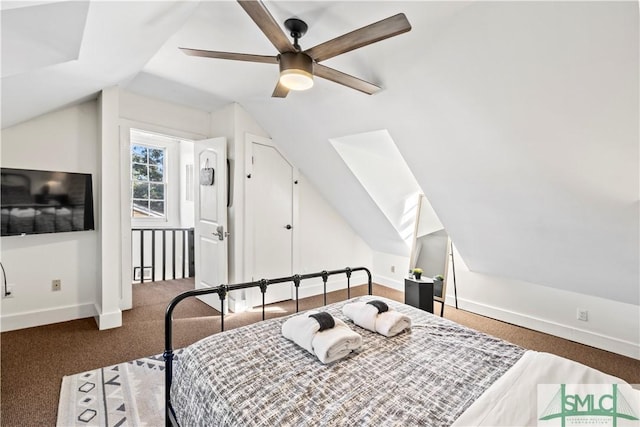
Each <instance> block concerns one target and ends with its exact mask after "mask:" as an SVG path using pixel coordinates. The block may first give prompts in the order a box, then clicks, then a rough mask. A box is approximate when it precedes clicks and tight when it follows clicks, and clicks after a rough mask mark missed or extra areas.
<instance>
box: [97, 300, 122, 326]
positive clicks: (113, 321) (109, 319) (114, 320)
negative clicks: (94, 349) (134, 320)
mask: <svg viewBox="0 0 640 427" xmlns="http://www.w3.org/2000/svg"><path fill="white" fill-rule="evenodd" d="M95 309H96V311H97V312H98V314H97V315H96V316H95V319H96V325H98V329H100V330H101V331H103V330H105V329H112V328H119V327H120V326H122V311H121V310H114V311H110V312H107V313H100V308H99V307H98V306H95Z"/></svg>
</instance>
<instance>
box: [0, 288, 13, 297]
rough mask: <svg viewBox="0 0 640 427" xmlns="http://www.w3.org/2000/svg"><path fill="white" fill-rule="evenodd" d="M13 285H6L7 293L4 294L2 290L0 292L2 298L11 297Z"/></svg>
mask: <svg viewBox="0 0 640 427" xmlns="http://www.w3.org/2000/svg"><path fill="white" fill-rule="evenodd" d="M13 297H14V295H13V285H7V294H6V295H5V294H4V292H2V298H13Z"/></svg>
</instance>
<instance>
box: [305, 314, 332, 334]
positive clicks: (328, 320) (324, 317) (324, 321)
mask: <svg viewBox="0 0 640 427" xmlns="http://www.w3.org/2000/svg"><path fill="white" fill-rule="evenodd" d="M309 317H313V318H314V319H316V322H318V324H319V325H320V329H319V330H318V332H321V331H324V330H325V329H331V328H333V327H334V326H336V321H335V319H334V318H333V316H332V315H330V314H329V313H327V312H325V311H321V312H320V313H313V314H310V315H309Z"/></svg>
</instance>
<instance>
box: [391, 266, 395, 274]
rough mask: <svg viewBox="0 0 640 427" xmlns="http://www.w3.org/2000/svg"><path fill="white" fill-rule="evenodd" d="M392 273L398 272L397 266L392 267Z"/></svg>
mask: <svg viewBox="0 0 640 427" xmlns="http://www.w3.org/2000/svg"><path fill="white" fill-rule="evenodd" d="M391 272H392V273H395V272H396V266H395V265H392V266H391Z"/></svg>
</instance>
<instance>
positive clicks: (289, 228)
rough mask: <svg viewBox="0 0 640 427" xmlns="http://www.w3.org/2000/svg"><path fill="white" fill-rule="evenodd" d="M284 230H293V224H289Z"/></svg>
mask: <svg viewBox="0 0 640 427" xmlns="http://www.w3.org/2000/svg"><path fill="white" fill-rule="evenodd" d="M284 228H286V229H287V230H291V229H292V228H293V227H291V224H287V225H285V226H284Z"/></svg>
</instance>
